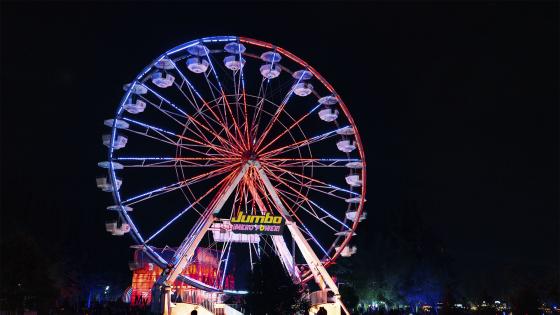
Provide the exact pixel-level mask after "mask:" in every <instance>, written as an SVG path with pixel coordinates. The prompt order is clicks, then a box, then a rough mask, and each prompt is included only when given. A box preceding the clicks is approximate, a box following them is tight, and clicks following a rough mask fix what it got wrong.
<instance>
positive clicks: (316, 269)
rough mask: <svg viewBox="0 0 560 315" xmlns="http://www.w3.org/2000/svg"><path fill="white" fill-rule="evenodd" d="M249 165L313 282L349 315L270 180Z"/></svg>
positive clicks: (335, 287) (333, 285)
mask: <svg viewBox="0 0 560 315" xmlns="http://www.w3.org/2000/svg"><path fill="white" fill-rule="evenodd" d="M251 163H252V164H253V165H254V166H255V168H256V169H257V171H258V174H259V176H260V178H261V180H262V181H263V183H264V185H265V187H266V190H267V191H268V193H269V194H270V197H271V198H272V201H273V202H274V205H275V206H276V208H277V209H278V211H281V212H282V215H283V216H284V218H285V220H286V225H287V227H288V230H289V231H290V233H291V235H292V238H293V239H294V240H295V242H296V244H297V246H298V248H299V250H300V252H301V254H302V256H303V258H304V259H305V262H306V263H307V265H308V266H309V269H310V270H311V273H312V274H313V277H314V279H315V282H316V283H317V285H319V287H320V288H321V290H325V289H327V288H328V289H330V290H331V291H332V292H333V293H334V297H335V300H336V303H337V304H339V305H340V306H341V307H342V309H343V310H344V312H346V314H350V313H349V312H348V310H347V309H346V306H344V304H343V303H342V301H341V300H340V292H339V291H338V287H337V286H336V283H334V281H333V279H332V277H331V276H330V275H329V273H328V272H327V269H326V268H325V267H324V266H323V263H322V262H321V260H320V259H319V257H317V255H316V254H315V252H314V251H313V249H312V248H311V246H310V245H309V243H308V242H307V240H306V239H305V237H304V236H303V234H302V233H301V231H300V230H299V228H298V227H297V224H296V223H295V222H294V221H293V219H292V215H291V214H290V212H289V211H288V209H286V207H284V205H283V204H282V201H281V200H280V197H279V196H278V193H277V192H276V189H275V188H274V185H272V183H271V182H270V179H269V178H268V176H267V175H266V173H265V171H264V169H263V168H262V166H261V164H260V163H259V162H258V161H253V162H251Z"/></svg>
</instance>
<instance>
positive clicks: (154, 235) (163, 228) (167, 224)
mask: <svg viewBox="0 0 560 315" xmlns="http://www.w3.org/2000/svg"><path fill="white" fill-rule="evenodd" d="M193 206H194V204H190V205H189V206H188V207H186V208H185V209H184V210H183V211H181V212H179V214H177V215H176V216H175V217H174V218H173V219H171V220H170V221H169V222H167V223H166V224H165V225H164V226H162V227H161V228H160V229H159V230H157V231H156V232H155V233H154V234H152V236H150V237H148V239H147V240H146V243H148V242H149V241H151V240H152V239H153V238H154V237H156V236H157V235H158V234H159V233H161V232H162V231H163V230H165V229H166V228H167V227H168V226H169V225H171V223H173V222H175V221H176V220H177V219H179V217H180V216H182V215H183V214H185V212H187V211H189V209H190V208H192V207H193Z"/></svg>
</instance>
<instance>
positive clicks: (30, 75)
mask: <svg viewBox="0 0 560 315" xmlns="http://www.w3.org/2000/svg"><path fill="white" fill-rule="evenodd" d="M154 12H156V13H154ZM157 12H163V13H162V14H160V15H158V14H157ZM189 12H191V13H193V14H190V13H189ZM195 12H206V13H207V14H205V15H202V14H201V15H200V16H196V15H195V14H194V13H195ZM232 12H235V14H238V16H236V17H235V16H232ZM271 12H272V13H274V14H277V19H275V20H274V21H273V22H275V23H272V22H270V19H269V17H268V14H270V13H271ZM0 13H1V22H0V23H1V59H2V62H1V65H2V71H1V75H2V79H1V84H2V86H1V90H0V95H1V152H2V156H1V174H2V176H1V177H2V179H1V187H2V195H1V209H2V212H1V216H0V220H1V233H2V234H1V238H2V239H6V238H8V237H9V236H10V235H13V234H14V233H16V232H18V233H23V234H27V235H28V236H29V237H31V238H33V239H34V240H36V242H37V243H38V244H39V246H40V247H41V248H42V250H43V251H44V253H45V254H52V255H56V256H60V259H64V260H68V261H70V262H72V263H74V264H78V265H80V266H81V268H83V270H87V271H88V272H91V273H103V272H110V273H115V274H119V275H122V277H123V278H124V279H127V276H128V275H129V273H130V272H129V271H128V268H127V263H128V261H129V260H131V257H132V250H130V249H129V248H128V247H129V245H132V240H131V239H130V237H128V236H125V237H121V238H116V237H111V236H110V235H108V234H107V233H106V232H105V231H104V227H103V224H104V222H105V219H106V216H105V207H106V206H107V205H108V204H109V203H110V197H109V196H107V195H106V194H104V193H102V192H99V191H98V189H96V187H95V177H96V175H97V174H98V167H97V165H96V163H97V162H98V161H101V160H103V159H105V157H106V151H105V148H104V147H103V145H102V143H101V135H102V133H103V128H104V126H103V120H104V119H107V118H110V117H111V116H112V115H113V112H114V110H115V108H116V106H117V105H118V102H119V100H120V98H121V96H122V93H123V92H122V89H121V88H122V85H123V84H124V83H126V82H128V81H130V80H131V79H132V78H133V76H135V75H136V73H137V72H139V71H140V70H141V69H142V68H143V67H144V66H145V65H147V64H148V63H149V62H150V61H151V60H152V59H153V58H154V57H156V56H157V55H159V54H160V53H162V52H163V51H165V50H166V49H169V48H171V47H174V46H176V45H178V44H180V43H182V42H186V41H189V40H192V39H196V38H200V37H205V36H212V35H229V34H232V35H242V36H247V37H252V38H256V39H261V40H265V41H268V42H271V43H274V44H276V45H278V46H280V47H283V48H285V49H287V50H289V51H291V52H293V53H295V54H296V55H298V56H301V57H302V58H304V59H305V60H307V61H308V62H309V63H310V64H311V65H312V66H313V67H315V68H316V69H317V70H319V71H320V72H321V73H322V74H323V75H324V76H325V77H326V78H327V79H328V80H329V81H330V82H331V83H332V84H333V85H334V86H335V88H336V89H337V91H338V92H339V93H340V95H341V96H342V98H343V99H344V100H345V102H346V103H347V105H348V107H349V109H350V111H351V112H352V115H353V116H354V118H355V119H356V121H357V122H356V123H357V126H358V129H359V130H360V133H361V135H362V138H363V141H364V146H365V152H366V156H367V165H368V195H367V198H368V202H367V204H366V209H367V211H368V218H369V220H367V221H365V223H364V224H363V225H361V226H360V227H359V228H358V236H357V242H358V244H364V246H366V247H367V246H371V245H365V244H367V243H368V240H369V238H368V236H371V235H373V234H375V233H376V231H377V230H379V229H378V228H379V226H378V225H379V224H381V225H390V224H391V222H389V221H388V220H391V218H393V215H394V214H395V213H397V214H399V213H404V212H403V211H405V210H406V211H409V212H410V213H412V214H413V215H415V216H418V217H419V218H420V219H421V221H422V222H423V225H424V226H425V227H426V229H428V230H430V231H432V233H433V234H434V235H435V236H436V237H437V239H438V240H441V242H442V244H443V245H442V248H444V249H445V251H446V252H448V253H449V255H450V257H452V259H453V266H454V270H455V272H456V273H457V276H456V277H457V279H459V281H461V282H472V283H475V284H477V285H479V286H480V287H479V288H478V289H480V290H483V289H488V290H490V291H492V290H494V291H496V292H497V290H499V288H498V287H499V284H496V283H493V281H494V280H493V278H491V277H492V276H494V277H498V276H497V273H498V272H499V271H501V270H503V269H507V268H511V269H513V270H520V271H523V272H526V273H527V274H531V273H535V274H541V273H543V272H546V271H548V270H552V271H555V272H558V266H559V263H560V262H559V255H560V251H559V248H560V242H559V241H560V234H559V217H558V214H559V212H558V210H559V207H558V206H559V205H558V200H559V199H558V191H559V187H558V173H559V169H558V161H559V159H558V140H559V139H558V134H559V133H558V131H559V130H558V86H559V82H558V69H559V65H558V38H559V37H558V35H559V34H558V29H559V28H558V26H559V25H558V4H557V3H556V4H555V3H552V2H549V3H544V2H543V3H538V4H529V3H482V2H480V3H475V4H466V3H458V4H444V3H435V4H428V3H422V4H416V3H397V4H392V3H384V2H379V3H351V4H341V3H317V4H315V3H304V4H296V3H268V4H266V5H260V4H251V3H245V4H238V5H232V4H218V3H210V4H193V3H190V4H178V3H167V4H164V5H155V4H152V3H135V4H132V3H119V4H109V3H97V4H94V3H89V4H69V3H67V4H62V3H57V4H54V3H48V4H47V3H15V2H2V4H1V12H0ZM306 16H307V18H304V19H303V21H302V22H301V23H300V22H297V20H298V18H299V17H306ZM304 35H305V36H304ZM383 220H386V221H383ZM442 250H443V249H442ZM358 251H360V247H359V248H358ZM13 254H15V253H1V255H2V256H5V257H6V256H10V255H13ZM20 255H21V254H20ZM3 259H4V258H3ZM8 259H9V257H8ZM53 259H58V258H53ZM0 268H1V266H0ZM496 281H500V279H499V278H498V279H497V280H496Z"/></svg>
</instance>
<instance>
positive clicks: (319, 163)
mask: <svg viewBox="0 0 560 315" xmlns="http://www.w3.org/2000/svg"><path fill="white" fill-rule="evenodd" d="M266 162H268V163H271V164H274V165H276V166H278V167H282V168H284V167H296V168H302V167H310V168H314V167H342V168H348V166H347V165H346V164H348V163H355V162H361V160H360V159H348V158H346V159H334V158H332V159H331V158H267V159H266Z"/></svg>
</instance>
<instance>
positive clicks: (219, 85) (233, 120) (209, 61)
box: [206, 51, 249, 149]
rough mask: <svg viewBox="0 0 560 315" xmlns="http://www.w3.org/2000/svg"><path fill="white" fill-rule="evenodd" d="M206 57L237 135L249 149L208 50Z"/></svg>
mask: <svg viewBox="0 0 560 315" xmlns="http://www.w3.org/2000/svg"><path fill="white" fill-rule="evenodd" d="M206 57H207V58H208V63H209V64H210V70H211V72H212V73H213V74H214V78H215V79H216V82H217V83H218V88H219V91H220V93H221V97H222V101H223V102H224V107H225V109H227V112H228V113H229V116H230V118H231V120H232V122H233V125H234V127H235V130H236V131H237V135H238V137H239V139H238V140H239V141H241V144H242V145H243V147H244V148H245V149H248V148H249V147H248V145H247V143H245V139H244V137H243V133H242V132H241V130H240V129H239V126H238V123H237V121H236V119H235V117H234V116H233V112H232V110H231V105H230V104H229V101H228V99H227V96H226V94H225V91H224V87H223V86H222V83H221V82H220V78H219V77H218V73H217V72H216V69H215V68H214V63H213V62H212V58H210V55H209V54H208V51H206ZM226 116H227V114H226ZM234 139H235V138H234Z"/></svg>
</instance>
